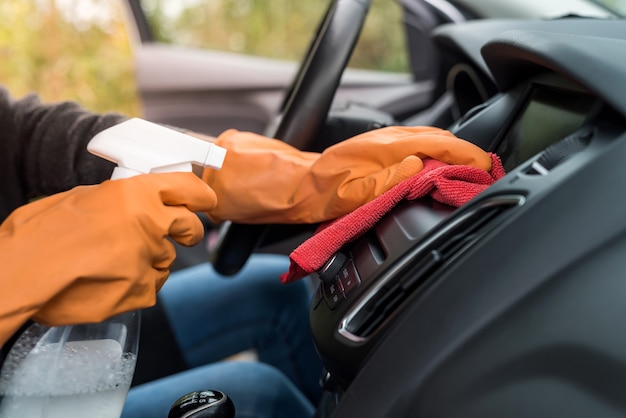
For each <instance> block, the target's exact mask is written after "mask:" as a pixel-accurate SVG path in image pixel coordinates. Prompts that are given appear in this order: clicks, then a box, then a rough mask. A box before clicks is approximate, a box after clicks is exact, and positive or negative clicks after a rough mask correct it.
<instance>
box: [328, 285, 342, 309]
mask: <svg viewBox="0 0 626 418" xmlns="http://www.w3.org/2000/svg"><path fill="white" fill-rule="evenodd" d="M322 292H323V293H324V300H326V303H327V304H328V307H329V308H330V309H335V308H336V307H337V305H339V304H340V303H341V301H342V300H344V299H345V295H344V293H343V289H342V288H341V283H340V282H339V280H333V281H332V282H330V283H322Z"/></svg>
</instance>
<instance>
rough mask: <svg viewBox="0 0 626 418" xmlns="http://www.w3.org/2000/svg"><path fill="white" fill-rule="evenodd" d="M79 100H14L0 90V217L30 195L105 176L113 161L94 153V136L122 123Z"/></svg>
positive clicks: (93, 181)
mask: <svg viewBox="0 0 626 418" xmlns="http://www.w3.org/2000/svg"><path fill="white" fill-rule="evenodd" d="M125 119H126V118H125V117H124V116H122V115H118V114H112V113H111V114H97V113H91V112H88V111H86V110H85V109H83V108H81V107H80V106H79V105H78V104H76V103H72V102H63V103H55V104H42V103H41V101H40V100H39V98H38V97H37V96H35V95H29V96H26V97H24V98H22V99H19V100H15V99H13V98H11V96H10V95H9V93H8V92H7V91H6V90H4V89H2V88H0V136H1V137H2V138H0V221H2V220H3V219H4V218H5V217H6V216H8V214H9V213H10V212H11V211H12V210H13V209H15V208H16V207H18V206H20V205H23V204H25V203H27V202H28V201H29V199H32V198H35V197H39V196H46V195H50V194H53V193H58V192H61V191H65V190H68V189H71V188H72V187H74V186H77V185H79V184H94V183H99V182H101V181H104V180H105V179H107V178H108V177H109V176H110V175H111V172H112V170H113V164H112V163H110V162H108V161H105V160H103V159H101V158H99V157H96V156H93V155H91V154H90V153H89V152H87V150H86V146H87V143H88V142H89V140H90V139H91V138H93V136H94V135H95V134H97V133H98V132H100V131H102V130H104V129H106V128H109V127H111V126H113V125H115V124H118V123H120V122H122V121H124V120H125Z"/></svg>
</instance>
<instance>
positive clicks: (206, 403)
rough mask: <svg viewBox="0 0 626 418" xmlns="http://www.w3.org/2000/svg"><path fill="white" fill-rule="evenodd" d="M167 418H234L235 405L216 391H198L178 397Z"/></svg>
mask: <svg viewBox="0 0 626 418" xmlns="http://www.w3.org/2000/svg"><path fill="white" fill-rule="evenodd" d="M167 418H235V405H234V404H233V401H232V400H231V399H230V398H229V397H228V396H226V394H225V393H223V392H220V391H218V390H199V391H195V392H191V393H188V394H186V395H184V396H182V397H180V398H179V399H178V400H177V401H176V402H174V405H172V408H170V413H169V414H168V415H167Z"/></svg>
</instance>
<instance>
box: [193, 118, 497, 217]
mask: <svg viewBox="0 0 626 418" xmlns="http://www.w3.org/2000/svg"><path fill="white" fill-rule="evenodd" d="M216 143H217V145H219V146H222V147H224V148H226V149H227V153H226V159H225V160H224V165H223V166H222V169H221V170H220V171H214V170H206V171H205V172H204V174H203V178H204V180H205V181H206V182H207V183H208V184H209V185H210V186H211V188H213V189H214V190H215V192H216V194H217V196H218V197H219V202H218V204H217V207H216V208H215V209H213V210H212V211H211V212H209V214H208V215H209V217H210V218H211V220H213V221H214V222H221V221H224V220H232V221H236V222H241V223H317V222H322V221H327V220H330V219H335V218H338V217H339V216H342V215H345V214H346V213H349V212H351V211H353V210H354V209H356V208H357V207H359V206H361V205H363V204H365V203H367V202H369V201H371V200H372V199H374V198H375V197H377V196H378V195H380V194H381V193H384V192H385V191H387V190H389V189H390V188H392V187H393V186H395V185H396V184H398V183H400V182H401V181H402V180H405V179H407V178H409V177H411V176H413V175H414V174H416V173H418V172H419V171H420V170H421V169H422V168H423V163H422V159H424V158H434V159H436V160H439V161H442V162H445V163H448V164H459V165H470V166H474V167H478V168H482V169H484V170H490V169H491V158H490V157H489V155H488V154H487V153H486V152H485V151H483V150H481V149H480V148H479V147H477V146H476V145H474V144H471V143H470V142H467V141H464V140H462V139H459V138H457V137H456V136H454V135H453V134H452V133H450V132H449V131H445V130H441V129H438V128H433V127H402V126H395V127H387V128H382V129H378V130H373V131H369V132H366V133H364V134H361V135H357V136H355V137H353V138H350V139H348V140H346V141H343V142H340V143H338V144H336V145H334V146H332V147H329V148H328V149H326V150H325V151H324V152H323V153H321V154H319V153H312V152H302V151H299V150H298V149H296V148H293V147H291V146H289V145H287V144H285V143H284V142H281V141H278V140H273V139H268V138H265V137H263V136H260V135H255V134H252V133H246V132H239V131H234V130H230V131H226V132H224V133H223V134H221V135H220V136H219V137H218V138H217V139H216Z"/></svg>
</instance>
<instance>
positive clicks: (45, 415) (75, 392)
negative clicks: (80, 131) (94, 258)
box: [0, 118, 226, 418]
mask: <svg viewBox="0 0 626 418" xmlns="http://www.w3.org/2000/svg"><path fill="white" fill-rule="evenodd" d="M87 149H88V150H89V152H91V153H92V154H95V155H98V156H100V157H102V158H105V159H107V160H109V161H112V162H114V163H116V164H117V166H116V167H115V169H114V171H113V174H112V176H111V179H119V178H126V177H132V176H134V175H138V174H147V173H156V172H171V171H192V168H193V165H194V164H195V165H200V166H204V167H211V168H214V169H220V168H221V167H222V163H223V161H224V157H225V155H226V150H225V149H224V148H221V147H219V146H217V145H215V144H212V143H210V142H207V141H203V140H201V139H198V138H195V137H192V136H189V135H185V134H183V133H180V132H177V131H175V130H173V129H169V128H165V127H163V126H160V125H157V124H154V123H151V122H148V121H145V120H142V119H137V118H135V119H130V120H128V121H126V122H123V123H120V124H118V125H115V126H113V127H111V128H109V129H106V130H104V131H102V132H100V133H99V134H97V135H96V136H94V138H93V139H92V140H91V141H90V142H89V144H88V146H87ZM139 328H140V313H139V312H138V311H136V312H128V313H125V314H121V315H118V316H115V317H113V318H110V319H108V320H106V321H103V322H100V323H94V324H79V325H71V326H64V327H47V326H43V325H40V324H36V323H35V324H33V325H32V326H30V327H29V328H27V329H26V331H25V332H24V333H23V334H22V335H20V337H19V338H18V340H17V341H16V343H15V344H14V345H13V347H12V348H11V351H10V352H9V354H8V355H7V358H6V360H5V362H4V365H3V367H2V371H1V372H0V418H17V417H20V418H23V417H28V418H74V417H76V418H78V417H80V418H83V417H85V416H89V417H90V418H119V417H120V415H121V412H122V408H123V406H124V400H125V399H126V395H127V393H128V389H129V387H130V383H131V380H132V376H133V373H134V370H135V364H136V359H137V348H138V342H139ZM164 413H165V412H164Z"/></svg>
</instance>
